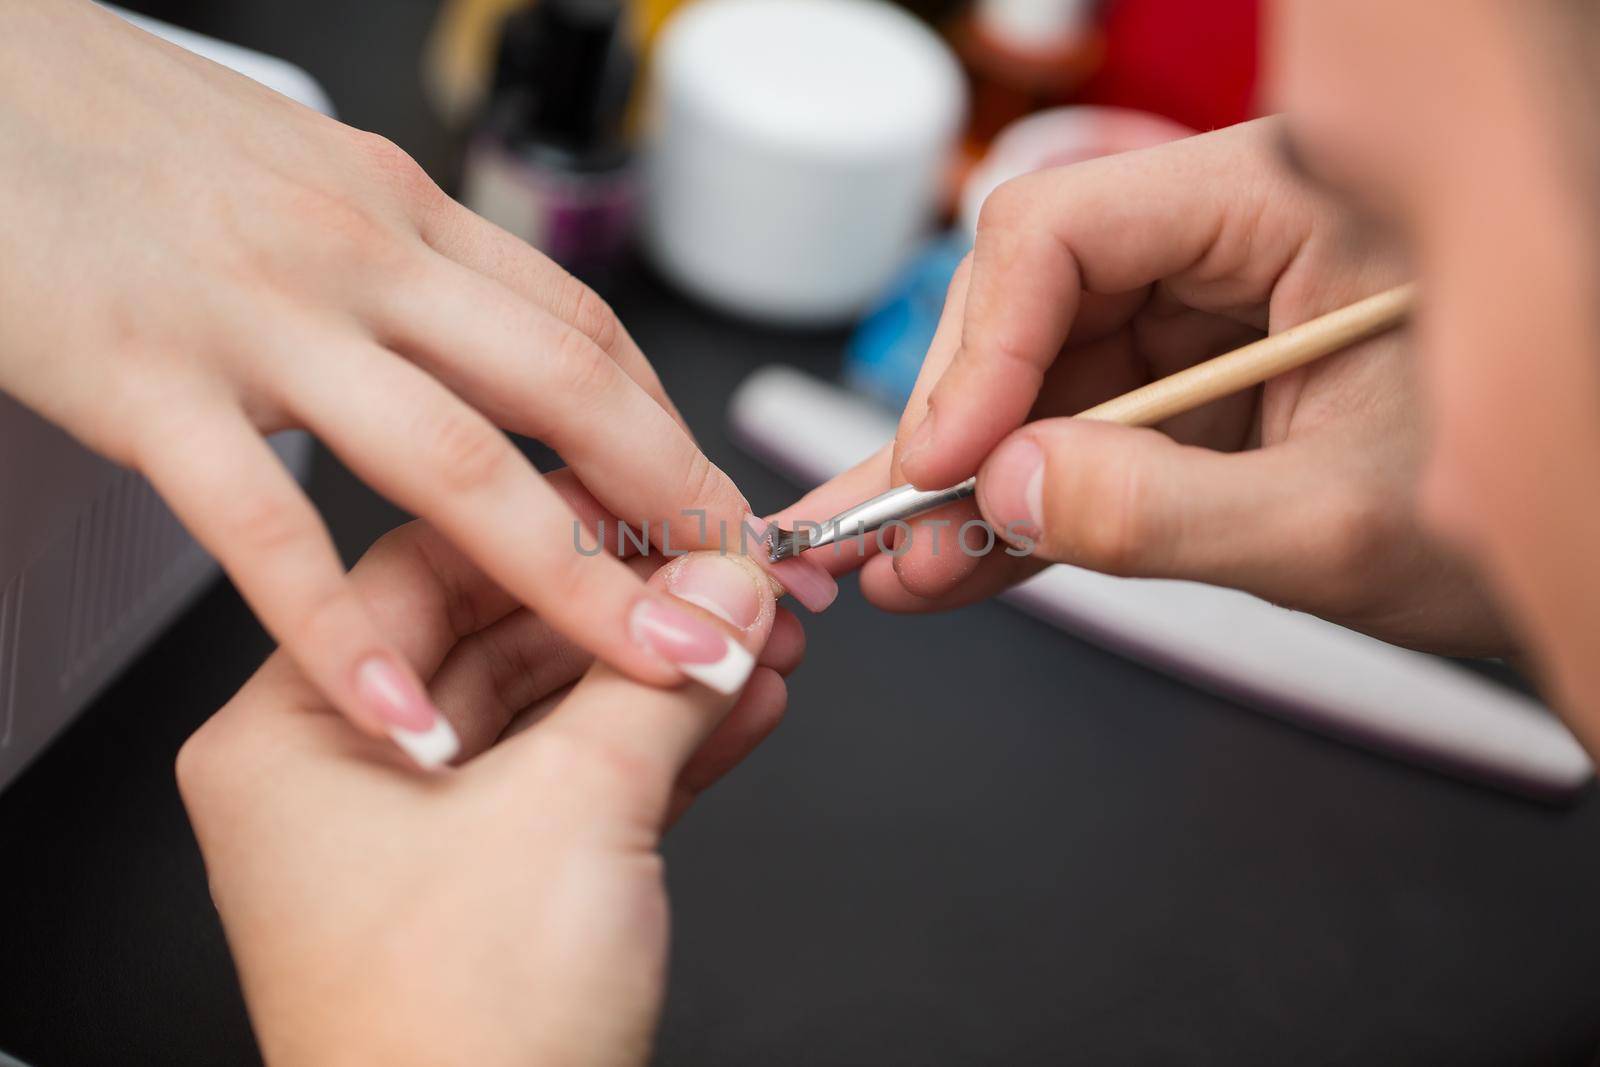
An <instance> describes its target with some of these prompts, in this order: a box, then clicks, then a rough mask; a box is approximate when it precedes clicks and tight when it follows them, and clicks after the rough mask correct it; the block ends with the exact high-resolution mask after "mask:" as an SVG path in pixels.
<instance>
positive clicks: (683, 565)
mask: <svg viewBox="0 0 1600 1067" xmlns="http://www.w3.org/2000/svg"><path fill="white" fill-rule="evenodd" d="M651 582H652V584H653V585H655V586H656V587H657V588H659V589H662V590H663V591H665V590H669V589H670V590H671V591H672V593H673V596H674V597H675V599H674V601H673V603H672V604H671V605H670V606H665V607H663V608H662V609H661V610H660V611H659V612H658V613H656V614H655V615H653V616H652V617H651V618H650V619H649V620H648V626H649V636H650V639H651V640H652V641H656V642H660V643H662V644H665V645H669V646H671V647H673V648H675V649H677V650H679V653H680V655H681V656H682V657H683V658H685V659H688V660H690V661H692V664H691V668H692V670H691V677H692V678H693V679H694V683H695V684H691V685H684V686H679V687H677V688H675V689H662V688H653V687H648V686H641V685H638V684H636V683H634V682H632V681H629V680H628V679H626V678H624V677H622V676H621V675H619V674H617V673H616V672H615V671H613V670H611V669H609V668H608V667H606V666H604V665H602V664H596V665H595V666H594V667H593V668H591V669H590V671H589V673H588V674H586V675H584V677H583V680H582V681H580V682H579V683H578V685H577V686H576V687H574V689H573V691H572V694H571V695H570V696H569V697H567V699H566V700H564V701H562V703H561V705H560V706H559V707H558V708H556V710H555V711H554V712H552V713H551V714H550V715H549V716H548V718H547V719H546V720H545V721H544V722H542V723H541V724H540V725H539V726H538V728H537V729H534V730H531V731H529V732H528V733H527V734H526V735H524V736H519V737H517V738H514V739H513V740H511V741H510V742H508V743H507V744H504V745H501V746H499V747H498V748H496V749H494V750H493V751H491V752H489V753H487V754H486V755H485V756H484V757H482V758H483V759H484V760H489V761H493V762H498V763H501V764H503V765H506V766H507V767H508V768H509V769H510V771H511V773H513V774H519V775H520V774H521V773H522V771H521V770H520V769H521V768H525V767H526V764H527V763H528V762H529V761H535V762H537V761H538V760H539V759H540V758H541V756H540V755H539V754H540V753H541V752H543V751H545V750H547V749H548V747H549V746H550V745H551V744H563V745H564V746H565V749H566V751H567V752H568V754H569V756H571V755H573V754H578V753H581V754H582V756H581V761H582V765H583V766H585V767H587V768H588V769H589V771H590V772H592V773H593V774H594V775H595V777H594V778H592V779H590V780H591V781H592V782H594V783H595V784H596V785H597V786H598V787H599V788H601V789H602V790H603V791H604V792H606V793H608V794H609V795H610V797H611V799H613V800H616V801H617V802H619V803H620V804H621V805H622V806H623V810H624V811H626V812H627V813H628V814H629V815H631V816H637V817H643V818H644V819H646V820H647V821H650V822H653V823H654V824H657V825H659V823H660V820H661V819H662V818H663V817H664V816H665V814H666V810H667V806H668V802H669V797H670V793H671V790H672V787H673V784H674V783H675V782H676V781H677V779H678V776H679V774H680V772H681V771H682V770H683V768H684V765H685V764H686V763H687V762H688V760H689V758H690V756H691V755H693V753H694V752H695V750H696V749H698V748H699V747H700V745H701V744H702V743H703V742H704V741H705V739H706V738H707V737H709V736H710V735H711V733H712V731H713V730H714V729H715V728H716V726H717V724H718V723H720V722H721V721H722V720H723V718H724V717H725V716H726V715H727V712H728V710H729V709H730V708H731V707H733V705H734V703H735V702H736V700H737V697H738V694H739V693H740V692H741V691H742V690H743V689H744V687H745V683H746V682H747V681H748V680H749V678H750V675H751V673H752V672H753V671H754V670H755V669H756V652H757V651H758V650H759V649H760V648H761V647H762V645H764V644H765V643H766V639H767V635H768V633H769V632H770V630H771V627H772V620H773V615H774V609H775V606H776V605H775V602H774V600H773V594H772V587H771V584H770V582H769V581H768V580H767V578H766V576H765V573H764V572H763V571H762V570H761V569H760V568H758V567H756V566H755V565H754V564H753V563H751V561H749V560H748V559H745V558H743V557H739V556H726V555H720V554H717V553H712V552H698V553H693V554H691V555H688V556H684V557H682V558H680V559H678V560H676V561H674V562H673V564H671V565H670V566H668V567H666V568H663V570H662V571H661V572H660V573H659V574H658V575H657V576H656V577H654V578H652V579H651ZM618 771H621V772H622V773H617V772H618ZM596 799H601V798H596Z"/></svg>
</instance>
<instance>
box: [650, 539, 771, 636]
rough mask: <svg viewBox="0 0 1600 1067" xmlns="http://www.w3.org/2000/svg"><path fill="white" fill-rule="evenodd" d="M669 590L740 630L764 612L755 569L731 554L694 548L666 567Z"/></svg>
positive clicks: (751, 623) (747, 626)
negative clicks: (694, 549) (688, 553)
mask: <svg viewBox="0 0 1600 1067" xmlns="http://www.w3.org/2000/svg"><path fill="white" fill-rule="evenodd" d="M761 580H762V581H763V582H765V581H767V579H766V578H765V577H762V579H761ZM667 591H668V592H669V593H671V594H672V595H673V596H675V597H677V598H678V599H679V600H687V601H688V602H689V603H691V604H694V605H696V606H698V607H702V608H704V609H706V610H707V611H709V612H710V613H711V614H713V615H715V616H717V618H719V619H721V620H722V621H724V622H726V623H728V624H729V625H730V626H733V627H734V628H735V629H739V630H748V629H749V628H750V627H751V626H754V625H755V622H756V619H757V618H758V617H759V616H760V614H761V590H760V588H759V587H757V585H756V572H755V571H753V570H752V569H751V568H750V566H749V564H747V563H743V562H741V561H739V560H737V559H735V558H734V557H732V556H722V555H717V554H715V553H711V552H695V553H691V554H690V555H687V556H684V557H682V558H680V559H679V560H678V561H677V562H676V563H674V564H673V565H672V567H671V569H670V570H668V571H667Z"/></svg>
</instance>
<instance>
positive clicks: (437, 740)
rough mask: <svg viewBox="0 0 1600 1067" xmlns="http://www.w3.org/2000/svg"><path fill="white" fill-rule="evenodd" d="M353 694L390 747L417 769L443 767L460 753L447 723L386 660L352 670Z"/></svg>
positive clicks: (368, 662)
mask: <svg viewBox="0 0 1600 1067" xmlns="http://www.w3.org/2000/svg"><path fill="white" fill-rule="evenodd" d="M356 692H357V694H358V695H359V696H360V698H361V701H362V703H364V704H365V705H366V706H367V707H368V708H369V709H370V710H371V711H372V712H373V713H374V715H376V716H377V719H378V721H379V722H380V723H382V724H383V728H384V731H385V732H387V733H388V735H389V737H390V738H392V739H393V741H394V743H395V744H396V745H399V746H400V748H401V750H402V751H404V752H405V753H406V755H408V756H410V757H411V758H412V759H413V760H415V761H416V762H417V764H418V765H420V766H423V767H427V768H433V767H440V766H443V765H444V764H446V763H448V762H450V760H452V759H454V758H455V755H456V753H457V752H459V751H460V750H461V742H460V740H459V739H457V737H456V732H455V730H454V729H452V728H451V726H450V721H449V720H448V719H446V718H445V717H444V716H443V715H442V714H440V713H439V709H437V708H435V707H434V706H433V702H432V701H430V700H429V699H428V694H427V693H426V692H424V691H423V690H422V687H421V686H419V685H417V684H416V683H415V682H414V681H412V679H411V678H410V677H409V676H408V675H407V674H406V673H405V672H404V671H402V670H401V669H400V668H399V667H398V666H396V665H395V664H394V663H392V662H390V661H389V660H388V659H387V658H385V657H383V656H373V657H371V658H369V659H368V660H366V661H365V662H363V663H362V664H361V666H360V667H358V668H357V669H356Z"/></svg>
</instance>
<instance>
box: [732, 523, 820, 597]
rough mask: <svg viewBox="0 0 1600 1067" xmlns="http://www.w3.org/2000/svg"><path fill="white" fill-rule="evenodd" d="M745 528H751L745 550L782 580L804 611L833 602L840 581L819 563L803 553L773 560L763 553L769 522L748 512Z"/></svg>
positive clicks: (770, 572) (768, 571)
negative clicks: (774, 561) (749, 514)
mask: <svg viewBox="0 0 1600 1067" xmlns="http://www.w3.org/2000/svg"><path fill="white" fill-rule="evenodd" d="M745 528H746V529H747V530H749V531H750V536H749V538H748V539H747V540H748V550H749V552H750V553H751V554H752V556H753V557H754V558H755V560H756V562H757V563H759V564H760V565H761V566H762V567H764V568H766V570H767V573H769V574H771V575H772V576H773V577H774V578H776V579H777V580H778V581H779V582H780V583H782V585H783V587H784V589H786V590H788V592H789V595H790V596H792V597H794V598H795V599H796V600H798V601H799V602H800V603H801V604H802V605H804V607H805V609H806V610H807V611H809V612H811V613H813V614H816V613H818V612H821V611H824V610H826V609H827V607H828V605H829V604H832V603H833V601H834V598H835V597H837V596H838V595H839V583H838V582H837V581H835V580H834V577H833V575H831V574H829V573H828V572H827V570H826V569H825V568H824V567H823V566H822V564H820V563H818V562H817V561H816V560H814V559H807V558H806V557H805V556H791V557H790V558H788V559H785V560H780V561H778V562H777V563H773V562H772V561H771V560H770V559H769V558H768V557H767V554H766V541H765V537H766V533H767V529H768V524H767V523H764V522H762V521H761V520H760V519H758V518H756V517H755V516H754V515H751V516H750V517H749V518H747V519H745ZM819 551H822V550H819Z"/></svg>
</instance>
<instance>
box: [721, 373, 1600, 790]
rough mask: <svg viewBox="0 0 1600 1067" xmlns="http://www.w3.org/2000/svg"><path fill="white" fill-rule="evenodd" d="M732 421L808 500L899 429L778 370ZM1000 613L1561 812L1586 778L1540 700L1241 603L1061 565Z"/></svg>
mask: <svg viewBox="0 0 1600 1067" xmlns="http://www.w3.org/2000/svg"><path fill="white" fill-rule="evenodd" d="M729 421H730V426H731V429H732V432H733V434H734V437H735V439H736V440H738V441H739V442H740V443H741V444H742V445H743V446H744V447H746V448H747V449H749V450H750V451H751V452H752V453H754V454H756V455H758V456H760V457H761V458H762V459H764V460H766V461H767V462H769V463H771V464H772V465H773V466H774V467H776V468H778V469H779V470H781V471H783V472H784V473H785V474H787V475H789V476H791V477H794V478H796V479H798V480H800V481H802V482H804V483H805V484H806V485H807V486H812V485H816V484H819V483H821V482H822V481H825V480H826V479H828V478H830V477H832V476H834V475H835V474H838V473H840V472H842V471H844V470H846V469H848V468H849V467H851V466H853V465H855V464H856V463H857V462H859V461H860V460H862V459H864V458H866V457H867V456H868V455H870V454H872V453H873V452H874V451H876V450H877V449H879V448H881V447H882V446H883V445H884V444H885V443H886V442H888V441H889V440H890V439H891V438H892V437H893V434H894V418H893V416H891V415H890V414H889V413H888V412H886V411H884V410H883V409H882V408H880V407H878V406H877V405H876V404H874V403H873V402H871V401H870V400H867V399H865V398H864V397H861V396H858V395H856V394H854V393H851V392H849V391H847V390H845V389H842V388H840V387H839V386H836V385H833V384H832V383H829V382H825V381H822V380H821V379H818V378H815V377H812V376H811V375H808V374H805V373H803V372H801V371H798V370H796V369H794V368H792V367H787V366H778V365H773V366H767V367H763V368H761V369H759V370H757V371H756V372H755V373H753V374H752V375H751V376H750V377H749V378H748V379H746V380H745V382H744V383H743V384H742V385H741V386H740V387H739V389H738V391H737V392H736V393H735V394H734V397H733V400H732V402H731V404H730V409H729ZM819 431H825V432H819ZM1005 599H1006V600H1008V601H1009V602H1010V603H1012V604H1014V605H1016V606H1017V607H1019V608H1021V609H1022V610H1024V611H1026V612H1029V613H1030V614H1032V615H1036V616H1038V617H1039V618H1041V619H1045V620H1047V621H1049V622H1051V623H1054V624H1056V625H1058V626H1060V627H1062V628H1063V629H1066V630H1070V631H1071V632H1073V633H1076V634H1078V635H1080V636H1082V637H1084V638H1086V639H1088V640H1091V641H1094V642H1096V643H1098V644H1102V645H1104V646H1107V647H1109V648H1112V649H1114V650H1116V651H1118V652H1120V653H1123V654H1125V655H1128V656H1131V657H1132V658H1134V659H1137V660H1140V661H1142V662H1145V663H1147V664H1149V665H1150V666H1152V667H1156V668H1158V669H1160V670H1163V671H1167V672H1169V673H1171V674H1174V675H1177V676H1179V677H1182V678H1184V679H1186V680H1188V681H1190V682H1192V683H1194V684H1196V685H1198V686H1201V687H1202V688H1205V689H1209V690H1213V691H1216V692H1220V693H1223V694H1226V695H1228V696H1231V697H1235V698H1237V699H1240V700H1242V701H1245V702H1246V703H1249V704H1250V705H1252V706H1255V707H1258V708H1260V709H1262V710H1264V711H1268V712H1270V713H1272V714H1275V715H1280V716H1282V717H1283V718H1286V719H1290V720H1292V721H1294V722H1296V723H1299V724H1301V725H1303V726H1307V727H1309V728H1311V729H1314V730H1318V731H1321V732H1323V733H1327V734H1331V735H1334V736H1337V737H1339V738H1341V739H1342V740H1345V741H1348V742H1350V743H1353V744H1356V745H1361V746H1363V747H1366V748H1370V749H1373V750H1376V751H1379V752H1383V753H1385V754H1387V755H1390V756H1393V757H1396V758H1399V759H1403V760H1406V761H1408V762H1412V763H1418V764H1422V765H1425V766H1428V767H1431V768H1434V769H1436V770H1442V771H1445V772H1447V773H1450V774H1453V775H1456V776H1458V777H1463V778H1466V779H1469V780H1472V781H1476V782H1481V783H1483V784H1487V785H1492V786H1495V787H1498V788H1502V789H1505V790H1509V791H1511V792H1515V793H1518V794H1522V795H1526V796H1534V797H1539V798H1542V799H1550V800H1564V799H1570V798H1572V797H1574V796H1575V795H1576V794H1577V793H1578V792H1579V791H1580V790H1581V789H1583V788H1584V786H1585V785H1586V784H1587V783H1588V781H1589V779H1590V778H1591V776H1592V774H1593V767H1592V765H1591V764H1590V762H1589V758H1588V756H1587V755H1585V753H1584V751H1583V749H1582V747H1580V746H1579V745H1578V743H1577V741H1576V740H1574V738H1573V737H1572V735H1571V734H1570V733H1569V732H1568V731H1567V729H1566V727H1564V726H1563V725H1562V724H1561V722H1560V720H1559V719H1557V718H1556V717H1555V716H1554V715H1553V714H1552V713H1551V712H1550V711H1549V710H1548V709H1547V708H1545V707H1544V706H1543V705H1542V704H1540V703H1539V702H1538V701H1537V700H1534V699H1531V698H1529V697H1527V696H1524V695H1522V694H1520V693H1517V692H1515V691H1513V690H1510V689H1508V688H1506V687H1504V686H1502V685H1499V684H1497V683H1495V682H1493V681H1491V680H1489V679H1486V678H1483V677H1481V676H1479V675H1477V674H1474V673H1473V672H1471V671H1468V670H1465V669H1463V668H1461V667H1459V666H1457V665H1455V664H1452V663H1451V662H1449V661H1448V660H1444V659H1440V658H1439V657H1436V656H1430V655H1425V654H1423V653H1420V652H1412V651H1410V650H1408V649H1403V648H1398V647H1396V646H1394V645H1389V644H1385V643H1384V642H1382V641H1379V640H1377V639H1375V638H1372V637H1368V636H1366V635H1365V634H1360V633H1357V632H1355V631H1354V630H1349V629H1346V628H1345V627H1342V626H1338V625H1335V624H1334V623H1331V622H1327V621H1326V620H1323V619H1319V618H1317V617H1316V616H1314V615H1307V614H1304V613H1302V612H1297V611H1290V610H1288V609H1285V608H1280V607H1277V606H1276V605H1273V604H1269V603H1268V602H1266V601H1264V600H1261V599H1260V598H1258V597H1255V596H1251V595H1250V594H1248V593H1241V592H1238V591H1237V590H1233V589H1223V588H1219V587H1217V586H1210V585H1203V584H1201V583H1198V582H1184V581H1169V580H1165V579H1141V578H1113V577H1110V576H1107V575H1104V574H1098V573H1096V572H1094V571H1089V570H1084V569H1083V568H1080V567H1071V566H1066V565H1057V566H1054V567H1050V568H1049V569H1047V570H1045V571H1043V572H1042V573H1040V574H1039V575H1037V576H1036V577H1034V578H1032V579H1030V580H1029V581H1027V582H1025V583H1023V584H1022V585H1020V586H1017V587H1016V588H1015V589H1013V590H1011V591H1010V592H1008V593H1007V594H1005Z"/></svg>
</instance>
